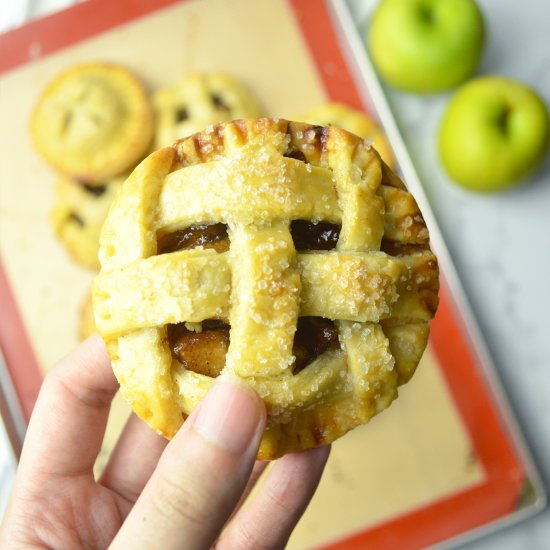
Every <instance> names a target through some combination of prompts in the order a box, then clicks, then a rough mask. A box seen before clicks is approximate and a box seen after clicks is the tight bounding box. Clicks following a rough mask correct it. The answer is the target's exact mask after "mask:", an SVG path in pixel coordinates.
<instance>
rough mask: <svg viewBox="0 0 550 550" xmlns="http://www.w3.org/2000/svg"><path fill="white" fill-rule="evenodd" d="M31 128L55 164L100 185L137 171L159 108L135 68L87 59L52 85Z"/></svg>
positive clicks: (39, 146) (38, 146) (38, 145)
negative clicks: (154, 112) (153, 109)
mask: <svg viewBox="0 0 550 550" xmlns="http://www.w3.org/2000/svg"><path fill="white" fill-rule="evenodd" d="M30 131H31V137H32V139H33V142H34V145H35V147H36V149H37V150H38V152H39V153H40V154H41V155H42V156H43V157H44V159H45V160H46V161H47V162H48V163H49V164H50V165H51V166H53V167H54V168H55V169H57V170H58V171H59V172H61V173H63V174H66V175H68V176H70V177H72V178H74V179H77V180H79V181H85V182H89V183H96V182H102V181H104V180H107V179H109V178H111V177H113V176H116V175H119V174H121V173H122V172H124V171H127V170H130V169H132V168H133V167H134V166H135V164H136V163H137V162H139V161H140V160H141V159H142V158H143V156H144V155H145V154H146V152H147V149H148V147H149V145H150V143H151V139H152V137H153V111H152V106H151V104H150V101H149V98H148V95H147V93H146V91H145V89H144V87H143V85H142V84H141V82H140V81H139V80H138V79H137V78H136V77H135V76H134V75H133V74H132V73H131V72H130V71H128V70H127V69H125V68H124V67H121V66H118V65H114V64H110V63H99V62H95V63H84V64H81V65H76V66H74V67H72V68H70V69H68V70H67V71H65V72H63V73H61V74H59V75H58V76H57V77H56V78H55V79H54V80H53V81H52V82H50V84H49V85H48V86H47V87H46V89H45V90H44V91H43V93H42V95H41V96H40V98H39V100H38V102H37V104H36V106H35V108H34V111H33V113H32V116H31V121H30Z"/></svg>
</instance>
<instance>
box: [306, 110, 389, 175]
mask: <svg viewBox="0 0 550 550" xmlns="http://www.w3.org/2000/svg"><path fill="white" fill-rule="evenodd" d="M296 119H297V120H303V121H305V122H309V123H310V124H319V125H320V126H337V127H338V128H343V129H344V130H347V131H348V132H351V133H352V134H355V135H356V136H359V137H362V138H367V139H368V140H370V141H371V142H372V145H373V147H374V148H375V149H376V150H377V151H378V152H379V153H380V156H381V157H382V160H383V161H384V162H385V163H386V164H387V165H388V166H389V167H390V168H393V167H394V166H395V162H394V158H393V153H392V150H391V147H390V144H389V142H388V139H387V138H386V135H385V134H384V132H383V131H382V130H381V129H380V127H379V126H378V125H377V124H376V122H374V120H372V118H370V117H369V116H368V115H367V114H366V113H364V112H363V111H358V110H357V109H352V108H351V107H348V106H347V105H343V104H342V103H327V104H325V105H319V106H318V107H316V108H315V109H312V110H311V111H308V112H307V113H304V114H302V115H299V116H297V117H296Z"/></svg>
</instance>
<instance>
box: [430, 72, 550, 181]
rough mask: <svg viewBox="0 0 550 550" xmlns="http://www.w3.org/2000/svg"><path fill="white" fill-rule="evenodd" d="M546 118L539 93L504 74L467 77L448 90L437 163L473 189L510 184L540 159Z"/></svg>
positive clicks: (549, 134) (548, 134)
mask: <svg viewBox="0 0 550 550" xmlns="http://www.w3.org/2000/svg"><path fill="white" fill-rule="evenodd" d="M549 138H550V122H549V118H548V110H547V108H546V106H545V104H544V103H543V101H542V100H541V98H540V97H539V96H538V95H537V94H536V93H535V92H534V91H533V90H531V89H530V88H528V87H527V86H525V85H524V84H522V83H521V82H517V81H515V80H511V79H509V78H504V77H501V76H486V77H480V78H476V79H474V80H471V81H470V82H468V83H467V84H465V85H464V86H462V87H461V88H460V89H459V90H458V91H457V92H456V93H455V95H454V96H453V98H452V99H451V101H450V102H449V105H448V107H447V111H446V113H445V115H444V117H443V121H442V124H441V128H440V131H439V152H440V156H441V160H442V161H443V165H444V166H445V168H446V170H447V172H448V173H449V175H450V176H451V178H453V179H454V180H455V181H456V182H458V183H460V184H461V185H463V186H464V187H467V188H468V189H473V190H475V191H486V192H490V191H500V190H504V189H506V188H508V187H511V186H513V185H514V184H515V183H517V182H518V181H519V180H520V179H522V178H523V177H525V176H526V175H528V174H529V173H530V172H532V171H533V170H534V169H535V168H537V166H538V165H539V164H540V163H541V162H542V160H543V158H544V155H545V153H546V151H547V149H548V144H549Z"/></svg>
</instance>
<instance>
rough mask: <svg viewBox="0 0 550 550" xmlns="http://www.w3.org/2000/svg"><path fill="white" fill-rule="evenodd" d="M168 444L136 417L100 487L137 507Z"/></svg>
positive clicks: (113, 455) (107, 467)
mask: <svg viewBox="0 0 550 550" xmlns="http://www.w3.org/2000/svg"><path fill="white" fill-rule="evenodd" d="M167 444H168V441H167V440H166V439H165V438H164V437H162V436H160V435H158V434H157V433H156V432H154V431H153V430H152V429H151V428H150V427H149V426H148V425H147V424H145V422H143V420H141V419H140V418H138V417H137V416H136V415H135V414H132V415H131V416H130V418H129V419H128V422H127V423H126V426H125V427H124V430H123V431H122V434H121V435H120V437H119V439H118V441H117V444H116V446H115V448H114V450H113V452H112V453H111V456H110V458H109V462H108V463H107V466H106V467H105V470H104V471H103V473H102V475H101V478H100V483H101V484H102V485H103V486H105V487H107V488H108V489H111V490H112V491H114V492H115V493H117V494H118V495H119V496H121V497H122V498H123V499H124V500H126V501H127V502H128V503H129V504H132V505H133V504H134V502H135V501H136V500H137V498H138V497H139V495H140V494H141V491H142V490H143V488H144V487H145V485H146V483H147V481H149V478H150V477H151V474H152V473H153V471H154V469H155V467H156V465H157V462H158V460H159V458H160V456H161V455H162V452H163V451H164V449H165V448H166V445H167Z"/></svg>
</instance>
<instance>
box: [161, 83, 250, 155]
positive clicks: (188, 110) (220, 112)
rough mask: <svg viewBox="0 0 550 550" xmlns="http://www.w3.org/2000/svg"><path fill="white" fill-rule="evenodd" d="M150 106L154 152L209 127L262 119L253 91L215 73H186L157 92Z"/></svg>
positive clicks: (242, 84)
mask: <svg viewBox="0 0 550 550" xmlns="http://www.w3.org/2000/svg"><path fill="white" fill-rule="evenodd" d="M153 104H154V107H155V112H156V118H157V120H156V131H155V145H156V147H157V148H159V147H165V146H167V145H172V143H174V141H176V140H177V139H179V138H183V137H186V136H189V135H191V134H193V133H195V132H198V131H199V130H202V129H204V128H206V127H207V126H208V125H210V124H217V123H219V122H225V121H228V120H233V119H236V118H246V117H256V116H260V115H261V107H260V105H259V103H258V100H257V99H256V97H255V96H254V95H253V93H252V91H251V90H250V89H249V88H248V87H247V86H246V85H245V84H244V83H243V82H241V81H240V80H239V79H237V78H236V77H234V76H232V75H229V74H225V73H218V72H212V73H201V72H193V73H187V74H185V75H184V76H183V77H182V78H181V80H180V81H179V82H177V83H175V84H174V85H173V86H169V87H166V88H161V89H159V90H157V91H156V92H155V94H154V96H153Z"/></svg>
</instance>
